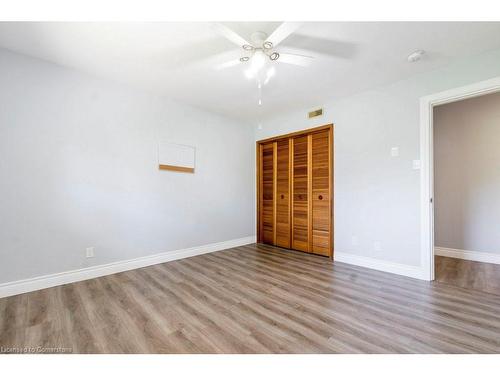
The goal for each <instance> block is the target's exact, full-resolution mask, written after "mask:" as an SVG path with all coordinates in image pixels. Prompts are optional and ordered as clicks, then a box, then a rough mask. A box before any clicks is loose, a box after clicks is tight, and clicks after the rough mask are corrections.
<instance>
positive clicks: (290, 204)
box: [257, 125, 333, 256]
mask: <svg viewBox="0 0 500 375" xmlns="http://www.w3.org/2000/svg"><path fill="white" fill-rule="evenodd" d="M257 146H258V149H257V150H258V155H257V156H258V166H257V167H258V186H257V189H258V216H257V218H258V227H257V230H258V241H259V242H262V243H266V244H270V245H275V246H280V247H284V248H289V249H295V250H300V251H304V252H310V253H314V254H319V255H324V256H333V239H332V238H333V233H332V231H333V228H332V222H333V217H332V210H333V208H332V207H333V196H332V193H333V179H332V177H333V163H332V161H333V126H331V125H329V126H322V127H320V128H316V129H311V130H309V131H302V132H298V133H294V134H290V135H285V136H279V137H276V138H272V139H268V140H266V141H262V142H258V143H257Z"/></svg>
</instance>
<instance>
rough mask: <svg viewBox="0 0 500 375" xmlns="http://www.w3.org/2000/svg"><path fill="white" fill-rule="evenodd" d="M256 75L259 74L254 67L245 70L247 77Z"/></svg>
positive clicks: (250, 77)
mask: <svg viewBox="0 0 500 375" xmlns="http://www.w3.org/2000/svg"><path fill="white" fill-rule="evenodd" d="M256 75H257V73H256V71H255V70H253V69H252V68H249V69H247V70H245V77H247V79H252V78H255V76H256Z"/></svg>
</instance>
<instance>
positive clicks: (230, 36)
mask: <svg viewBox="0 0 500 375" xmlns="http://www.w3.org/2000/svg"><path fill="white" fill-rule="evenodd" d="M212 27H213V29H214V31H215V32H216V33H217V34H219V35H221V36H223V37H224V38H226V39H227V40H229V41H231V42H233V43H234V44H236V45H237V46H240V47H243V46H244V45H249V46H250V45H251V44H250V43H248V42H247V41H246V40H245V39H243V38H242V37H241V36H239V35H238V34H236V33H235V32H234V31H233V30H231V29H230V28H229V27H227V26H224V25H223V24H221V23H214V24H213V26H212Z"/></svg>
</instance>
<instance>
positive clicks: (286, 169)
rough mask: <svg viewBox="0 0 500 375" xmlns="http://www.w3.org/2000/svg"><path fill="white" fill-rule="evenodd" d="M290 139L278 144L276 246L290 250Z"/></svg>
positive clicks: (279, 141)
mask: <svg viewBox="0 0 500 375" xmlns="http://www.w3.org/2000/svg"><path fill="white" fill-rule="evenodd" d="M290 142H291V140H290V139H286V138H285V139H280V140H278V141H277V142H275V143H276V148H277V153H276V159H277V164H276V243H275V244H276V245H277V246H281V247H286V248H290V246H291V241H290V236H291V230H290V229H291V224H290V181H291V180H290V167H291V163H290V160H291V159H290Z"/></svg>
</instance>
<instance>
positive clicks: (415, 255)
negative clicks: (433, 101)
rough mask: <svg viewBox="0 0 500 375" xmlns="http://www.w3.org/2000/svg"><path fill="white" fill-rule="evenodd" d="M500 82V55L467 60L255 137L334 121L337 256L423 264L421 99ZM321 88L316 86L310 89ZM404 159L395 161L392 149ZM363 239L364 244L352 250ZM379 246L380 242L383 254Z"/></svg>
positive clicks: (287, 119)
mask: <svg viewBox="0 0 500 375" xmlns="http://www.w3.org/2000/svg"><path fill="white" fill-rule="evenodd" d="M495 76H500V51H492V52H489V53H486V54H483V55H480V56H475V57H472V58H468V59H464V60H462V61H459V62H457V63H455V64H453V65H450V66H448V67H446V68H444V69H440V70H436V71H433V72H429V73H425V74H421V75H418V76H415V77H413V78H411V79H408V80H404V81H399V82H396V83H394V84H391V85H388V86H384V87H380V88H378V89H374V90H370V91H365V92H362V93H359V94H357V95H354V96H351V97H348V98H344V99H342V100H338V101H335V102H331V101H329V100H328V98H325V100H324V102H323V103H318V106H322V107H324V109H325V114H324V115H323V116H322V117H320V118H317V119H315V120H313V121H311V120H308V119H307V111H308V110H310V108H304V109H298V110H294V111H290V112H289V113H286V114H283V115H280V116H278V117H275V118H271V119H264V120H263V121H262V129H258V128H257V124H255V125H256V128H255V138H256V139H263V138H266V137H270V136H273V135H278V134H283V133H288V132H290V131H295V130H299V129H303V128H308V127H313V126H317V125H322V124H327V123H332V122H333V123H334V124H335V129H334V137H335V196H334V199H335V210H334V215H335V251H337V252H344V253H350V254H354V255H360V256H365V257H369V258H375V259H379V260H382V261H389V262H394V263H400V264H404V265H409V266H417V267H418V266H420V221H419V215H420V205H419V204H420V185H419V184H420V175H419V171H418V170H413V169H412V160H414V159H419V158H420V155H419V153H420V150H419V147H420V145H419V98H420V97H422V96H424V95H429V94H432V93H435V92H439V91H443V90H446V89H449V88H453V87H458V86H462V85H466V84H470V83H473V82H477V81H481V80H484V79H488V78H492V77H495ZM311 90H314V86H311ZM393 146H398V147H399V152H400V156H399V157H397V158H392V157H391V155H390V150H391V147H393ZM352 236H356V238H357V242H358V244H357V245H353V242H352ZM374 242H380V250H379V251H376V250H375V247H374Z"/></svg>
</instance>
